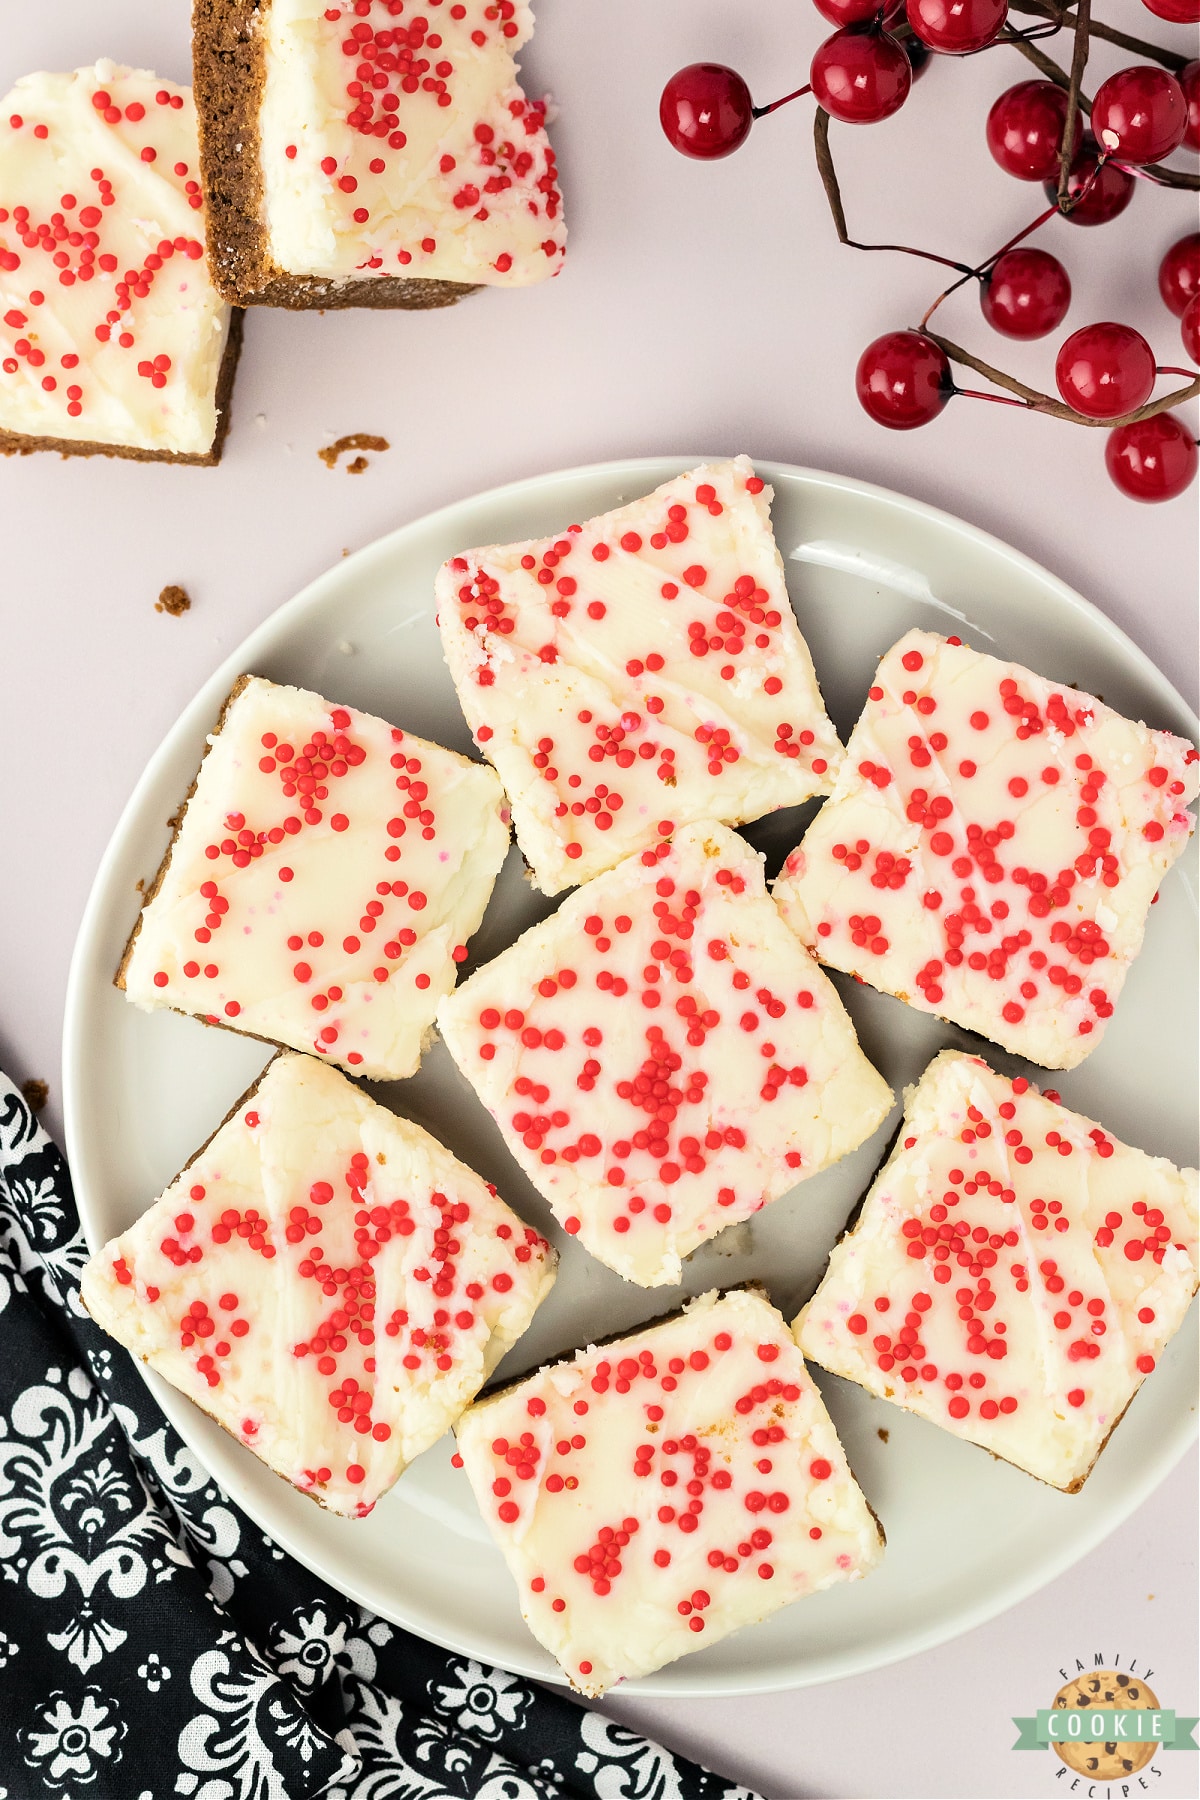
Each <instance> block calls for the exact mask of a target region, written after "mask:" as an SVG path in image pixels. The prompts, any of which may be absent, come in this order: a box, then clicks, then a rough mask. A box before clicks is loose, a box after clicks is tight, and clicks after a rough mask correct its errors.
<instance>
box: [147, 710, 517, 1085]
mask: <svg viewBox="0 0 1200 1800" xmlns="http://www.w3.org/2000/svg"><path fill="white" fill-rule="evenodd" d="M208 743H209V748H208V751H207V753H206V755H205V758H204V761H203V762H202V763H201V765H200V772H199V774H198V775H197V777H196V780H195V782H194V783H193V785H192V790H191V792H190V793H189V795H188V798H187V800H186V801H185V803H184V805H183V808H182V810H181V815H180V818H179V823H178V825H177V827H176V830H175V836H174V838H173V839H172V841H171V844H170V847H169V849H168V850H167V854H166V857H165V859H164V861H163V864H162V867H161V868H160V869H159V871H158V874H157V875H156V877H155V879H154V884H153V886H152V887H151V889H150V891H149V893H148V895H147V897H146V904H145V906H144V907H143V908H142V913H141V917H140V918H139V919H138V922H137V924H136V926H135V927H134V931H133V936H132V937H131V938H130V940H129V943H128V945H127V947H126V950H125V956H124V959H123V961H122V963H121V967H120V969H119V970H118V972H117V977H116V984H117V986H118V987H121V988H124V990H125V992H126V994H127V995H128V996H129V998H130V999H131V1000H132V1001H134V1002H135V1004H136V1005H138V1006H141V1007H143V1008H146V1009H147V1010H153V1009H156V1008H159V1007H173V1008H174V1009H175V1010H176V1011H178V1012H186V1013H193V1014H195V1015H196V1016H197V1017H199V1018H201V1019H204V1020H205V1021H206V1022H207V1023H208V1024H210V1025H225V1026H228V1027H229V1028H231V1029H232V1030H234V1031H244V1032H246V1033H248V1034H249V1035H250V1036H251V1037H261V1038H265V1039H267V1041H268V1042H270V1043H277V1044H282V1045H290V1046H291V1047H292V1048H293V1049H296V1050H308V1051H312V1052H313V1053H315V1054H316V1055H318V1056H323V1057H325V1058H326V1059H327V1060H328V1061H330V1062H335V1063H341V1064H343V1065H344V1066H345V1067H347V1068H349V1069H350V1070H351V1071H353V1072H354V1073H355V1074H358V1075H365V1076H367V1077H369V1078H370V1079H372V1080H378V1081H392V1080H398V1079H399V1078H400V1077H402V1076H405V1075H411V1074H412V1073H413V1071H414V1070H415V1069H416V1067H417V1064H418V1062H419V1061H420V1059H421V1051H422V1048H423V1046H424V1043H425V1040H426V1038H427V1036H428V1034H429V1029H430V1027H431V1025H432V1024H433V1016H434V1013H435V1011H436V1009H437V1004H438V1001H439V1000H440V999H442V997H443V996H444V995H445V994H448V993H449V992H450V990H451V988H452V987H453V986H454V979H455V973H456V963H458V962H461V961H462V960H463V959H464V958H465V956H466V954H467V952H466V940H467V939H468V938H469V937H470V935H471V933H472V932H473V931H474V930H475V929H476V927H477V926H478V924H479V921H480V919H481V918H482V917H483V912H484V908H485V907H486V905H487V903H488V898H489V896H490V894H491V891H492V887H493V885H494V883H495V879H496V875H497V872H498V870H499V868H500V865H501V863H502V862H503V861H504V858H505V855H506V853H507V850H508V824H507V808H506V807H505V805H504V796H503V794H502V793H501V790H500V784H499V782H498V781H497V780H496V777H495V776H494V775H493V774H492V772H491V770H490V769H485V768H483V767H481V765H480V764H478V763H473V762H469V761H468V760H467V758H466V757H465V756H458V755H456V754H455V753H454V752H453V751H452V750H443V749H442V747H441V746H440V745H439V744H430V743H427V742H426V741H425V740H424V739H423V738H417V737H413V736H412V735H411V734H409V733H407V732H404V731H401V730H399V729H397V728H396V727H395V726H392V725H387V724H385V723H384V721H383V720H382V719H374V718H372V717H371V716H370V715H369V714H368V713H360V712H355V711H354V710H353V709H352V708H350V707H348V706H334V705H332V704H331V703H330V702H329V701H328V700H323V699H322V698H321V696H320V695H319V694H310V693H306V692H305V691H304V690H303V689H302V688H292V687H277V686H276V685H275V683H274V682H270V681H261V680H259V679H257V678H255V677H252V676H243V677H242V678H241V679H240V680H239V681H238V683H237V685H236V686H235V688H234V690H233V692H232V694H231V695H230V697H229V699H228V700H227V701H226V703H225V707H224V710H223V711H222V713H221V716H220V718H219V719H218V721H217V725H216V728H215V729H214V731H213V732H212V734H211V736H210V737H209V740H208Z"/></svg>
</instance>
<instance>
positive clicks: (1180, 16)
mask: <svg viewBox="0 0 1200 1800" xmlns="http://www.w3.org/2000/svg"><path fill="white" fill-rule="evenodd" d="M1142 5H1143V6H1144V7H1145V8H1146V9H1147V11H1148V12H1152V13H1153V14H1154V16H1155V18H1156V19H1165V20H1166V21H1167V23H1168V25H1195V24H1197V23H1200V0H1142Z"/></svg>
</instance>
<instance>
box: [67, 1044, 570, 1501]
mask: <svg viewBox="0 0 1200 1800" xmlns="http://www.w3.org/2000/svg"><path fill="white" fill-rule="evenodd" d="M554 1271H555V1256H554V1252H553V1251H552V1250H550V1248H549V1246H548V1245H547V1244H546V1243H545V1241H544V1240H543V1239H542V1238H540V1237H539V1236H538V1234H537V1233H536V1232H535V1231H533V1230H532V1229H531V1228H530V1227H528V1226H526V1225H523V1224H522V1222H521V1220H520V1219H518V1218H517V1216H516V1214H515V1213H513V1212H511V1211H510V1210H509V1208H508V1207H507V1206H505V1204H504V1202H503V1201H502V1200H500V1199H499V1198H498V1197H497V1195H496V1193H495V1190H494V1189H492V1188H489V1187H488V1186H487V1185H486V1184H485V1183H484V1182H483V1181H482V1180H481V1179H480V1177H479V1176H478V1175H476V1174H475V1173H474V1172H473V1171H472V1170H471V1169H468V1168H467V1167H466V1166H465V1165H464V1164H463V1163H460V1162H459V1161H457V1159H456V1158H455V1157H453V1156H452V1155H451V1154H450V1152H449V1151H448V1150H447V1149H446V1148H445V1147H444V1146H443V1145H442V1144H439V1143H438V1141H437V1139H436V1138H433V1137H430V1135H429V1134H428V1132H425V1131H422V1130H421V1128H420V1126H418V1125H413V1124H411V1123H410V1122H409V1121H408V1120H407V1119H398V1118H396V1117H395V1115H394V1114H392V1113H390V1112H387V1111H386V1110H385V1109H384V1108H383V1107H381V1106H376V1105H375V1104H374V1102H373V1101H370V1100H368V1099H367V1098H366V1097H365V1095H363V1094H361V1093H359V1091H358V1089H357V1088H356V1087H354V1086H353V1084H352V1083H351V1082H349V1081H347V1080H346V1079H345V1077H344V1076H342V1075H339V1074H338V1073H337V1072H336V1070H333V1069H328V1068H326V1067H325V1066H324V1065H323V1064H321V1063H318V1062H316V1061H314V1059H313V1058H311V1057H305V1056H281V1057H277V1058H276V1060H275V1061H274V1062H273V1063H271V1064H270V1066H269V1067H268V1069H267V1071H266V1073H265V1074H264V1075H263V1077H262V1079H261V1080H260V1082H259V1083H258V1085H257V1087H256V1088H255V1089H252V1090H251V1092H250V1093H249V1094H248V1095H247V1096H246V1097H245V1098H244V1099H243V1100H242V1101H241V1102H240V1103H239V1105H238V1106H237V1108H236V1109H235V1110H234V1112H233V1113H232V1114H231V1116H230V1117H229V1119H228V1120H226V1122H225V1124H223V1125H222V1126H221V1128H220V1130H219V1131H218V1132H217V1133H216V1135H215V1136H214V1137H213V1138H211V1139H210V1140H209V1142H208V1143H207V1144H206V1145H205V1147H204V1149H203V1150H201V1151H200V1152H199V1153H198V1154H197V1155H196V1156H195V1157H194V1158H193V1159H192V1161H191V1162H190V1163H189V1165H188V1167H187V1169H186V1170H185V1171H184V1173H183V1174H182V1175H180V1176H179V1177H178V1178H177V1179H176V1180H175V1181H174V1182H172V1184H171V1186H170V1187H169V1188H168V1189H167V1191H166V1192H165V1193H164V1194H163V1195H162V1197H161V1198H160V1199H158V1200H156V1201H155V1202H154V1204H153V1206H151V1207H150V1209H149V1211H148V1212H146V1213H144V1214H143V1215H142V1217H141V1218H140V1219H139V1220H138V1222H137V1224H136V1225H134V1226H132V1227H131V1228H130V1230H128V1231H126V1232H124V1233H123V1234H122V1236H120V1237H119V1238H114V1239H113V1241H112V1242H111V1243H109V1244H106V1245H105V1246H104V1248H103V1249H102V1250H99V1251H97V1253H96V1255H95V1256H94V1257H92V1259H91V1261H90V1262H89V1263H88V1265H87V1267H86V1268H85V1270H84V1273H83V1281H82V1293H83V1300H84V1304H85V1305H86V1307H87V1310H88V1311H89V1312H90V1313H91V1315H92V1317H93V1318H94V1319H95V1320H96V1322H97V1323H98V1324H100V1325H102V1326H103V1327H104V1329H105V1330H106V1331H110V1332H111V1333H112V1334H113V1336H114V1337H116V1338H119V1339H120V1341H121V1343H123V1344H125V1345H126V1346H127V1347H128V1348H129V1349H130V1350H132V1351H133V1353H134V1355H135V1356H140V1357H141V1358H142V1360H143V1362H148V1363H149V1364H150V1365H151V1367H152V1368H154V1369H157V1370H158V1372H159V1373H160V1374H161V1375H163V1376H165V1377H166V1379H167V1380H168V1381H170V1382H171V1383H172V1384H173V1385H174V1386H175V1387H177V1388H179V1389H180V1391H181V1392H182V1393H184V1394H186V1395H188V1397H189V1398H190V1399H192V1400H195V1401H196V1402H197V1404H198V1405H199V1406H201V1407H202V1408H203V1409H204V1411H206V1412H208V1413H210V1414H211V1415H212V1417H213V1418H214V1419H216V1420H217V1422H218V1424H220V1425H223V1426H224V1427H225V1429H226V1430H227V1431H229V1432H231V1433H232V1434H233V1436H234V1437H236V1438H238V1439H239V1440H240V1442H242V1443H243V1444H245V1445H247V1446H248V1448H250V1449H251V1450H253V1451H254V1453H255V1454H256V1455H257V1456H260V1457H261V1458H262V1460H263V1461H264V1462H265V1463H266V1464H267V1466H268V1467H269V1468H271V1469H274V1470H275V1472H276V1474H278V1475H282V1476H283V1477H284V1479H285V1480H286V1481H290V1482H291V1483H292V1484H293V1485H294V1486H296V1487H298V1488H300V1489H301V1491H302V1492H304V1493H306V1494H311V1495H312V1497H313V1498H314V1499H316V1500H319V1501H320V1502H321V1504H322V1505H324V1506H326V1507H328V1508H329V1509H330V1510H331V1511H333V1512H339V1513H344V1514H347V1515H348V1516H350V1517H362V1516H363V1515H364V1514H365V1513H368V1512H370V1510H371V1508H372V1506H373V1505H374V1504H375V1502H376V1500H378V1498H379V1497H380V1495H381V1494H383V1493H385V1492H386V1491H387V1489H388V1488H389V1487H390V1486H391V1485H392V1483H393V1482H394V1481H395V1480H396V1478H397V1476H398V1475H400V1474H401V1473H402V1471H403V1470H404V1468H405V1467H406V1466H407V1464H408V1463H410V1462H411V1461H412V1459H413V1457H414V1456H419V1455H420V1453H421V1451H422V1450H425V1449H427V1448H428V1447H429V1445H430V1444H432V1443H434V1442H436V1440H437V1439H438V1438H439V1437H441V1435H442V1433H443V1432H444V1431H445V1430H446V1429H447V1427H448V1426H449V1425H451V1424H452V1423H453V1421H454V1420H455V1419H456V1418H457V1416H458V1414H459V1413H460V1412H461V1411H462V1409H463V1407H464V1406H465V1405H466V1404H467V1403H468V1401H470V1400H471V1399H473V1398H474V1396H475V1394H476V1393H477V1392H478V1390H479V1389H480V1388H481V1387H482V1385H483V1383H484V1381H485V1380H486V1379H487V1377H488V1375H489V1374H490V1373H491V1371H492V1369H493V1368H494V1367H495V1366H496V1364H497V1363H498V1362H499V1361H500V1358H501V1357H502V1356H503V1355H504V1353H505V1352H506V1351H507V1350H508V1349H509V1347H510V1346H511V1345H512V1344H514V1343H515V1342H516V1340H517V1339H518V1338H519V1337H520V1336H521V1334H522V1332H523V1331H524V1330H525V1329H526V1327H527V1326H528V1324H529V1321H530V1319H531V1318H532V1317H533V1314H534V1313H535V1312H536V1310H537V1308H538V1306H539V1305H540V1303H541V1301H542V1300H543V1299H544V1298H545V1296H546V1294H547V1293H548V1291H549V1289H550V1287H551V1284H552V1283H553V1280H554Z"/></svg>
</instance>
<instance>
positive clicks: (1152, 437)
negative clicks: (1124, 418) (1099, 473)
mask: <svg viewBox="0 0 1200 1800" xmlns="http://www.w3.org/2000/svg"><path fill="white" fill-rule="evenodd" d="M1104 461H1105V464H1106V466H1107V468H1108V472H1109V474H1110V475H1111V476H1112V478H1113V480H1114V481H1115V482H1116V484H1117V486H1118V487H1119V488H1120V490H1121V492H1122V493H1123V494H1128V496H1129V498H1130V499H1131V500H1174V498H1175V496H1176V495H1177V494H1182V493H1183V491H1184V489H1185V488H1188V487H1190V486H1191V484H1192V482H1193V481H1194V480H1195V479H1196V465H1197V463H1198V462H1200V454H1198V453H1197V450H1196V440H1195V439H1194V438H1193V436H1192V434H1191V432H1190V431H1189V430H1188V429H1187V427H1186V426H1185V425H1184V423H1183V421H1182V420H1181V419H1179V418H1178V417H1177V416H1176V414H1175V413H1170V412H1165V413H1156V414H1155V415H1154V417H1153V418H1152V419H1139V420H1138V422H1137V424H1136V425H1118V426H1117V428H1116V430H1115V431H1110V432H1109V434H1108V443H1107V444H1106V445H1105V447H1104Z"/></svg>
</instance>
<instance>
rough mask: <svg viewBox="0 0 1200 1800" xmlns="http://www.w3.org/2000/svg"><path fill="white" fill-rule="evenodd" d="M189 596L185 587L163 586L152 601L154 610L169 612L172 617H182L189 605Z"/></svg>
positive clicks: (190, 602)
mask: <svg viewBox="0 0 1200 1800" xmlns="http://www.w3.org/2000/svg"><path fill="white" fill-rule="evenodd" d="M191 604H192V601H191V596H190V594H189V593H188V591H187V589H186V588H181V587H178V586H176V585H175V584H174V583H172V585H171V586H170V587H165V588H164V589H163V591H162V593H161V594H160V595H159V596H158V599H157V600H156V601H155V602H154V610H155V612H160V613H170V615H171V617H172V618H173V619H178V618H182V616H183V614H184V613H185V612H187V611H188V610H189V609H190V607H191Z"/></svg>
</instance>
